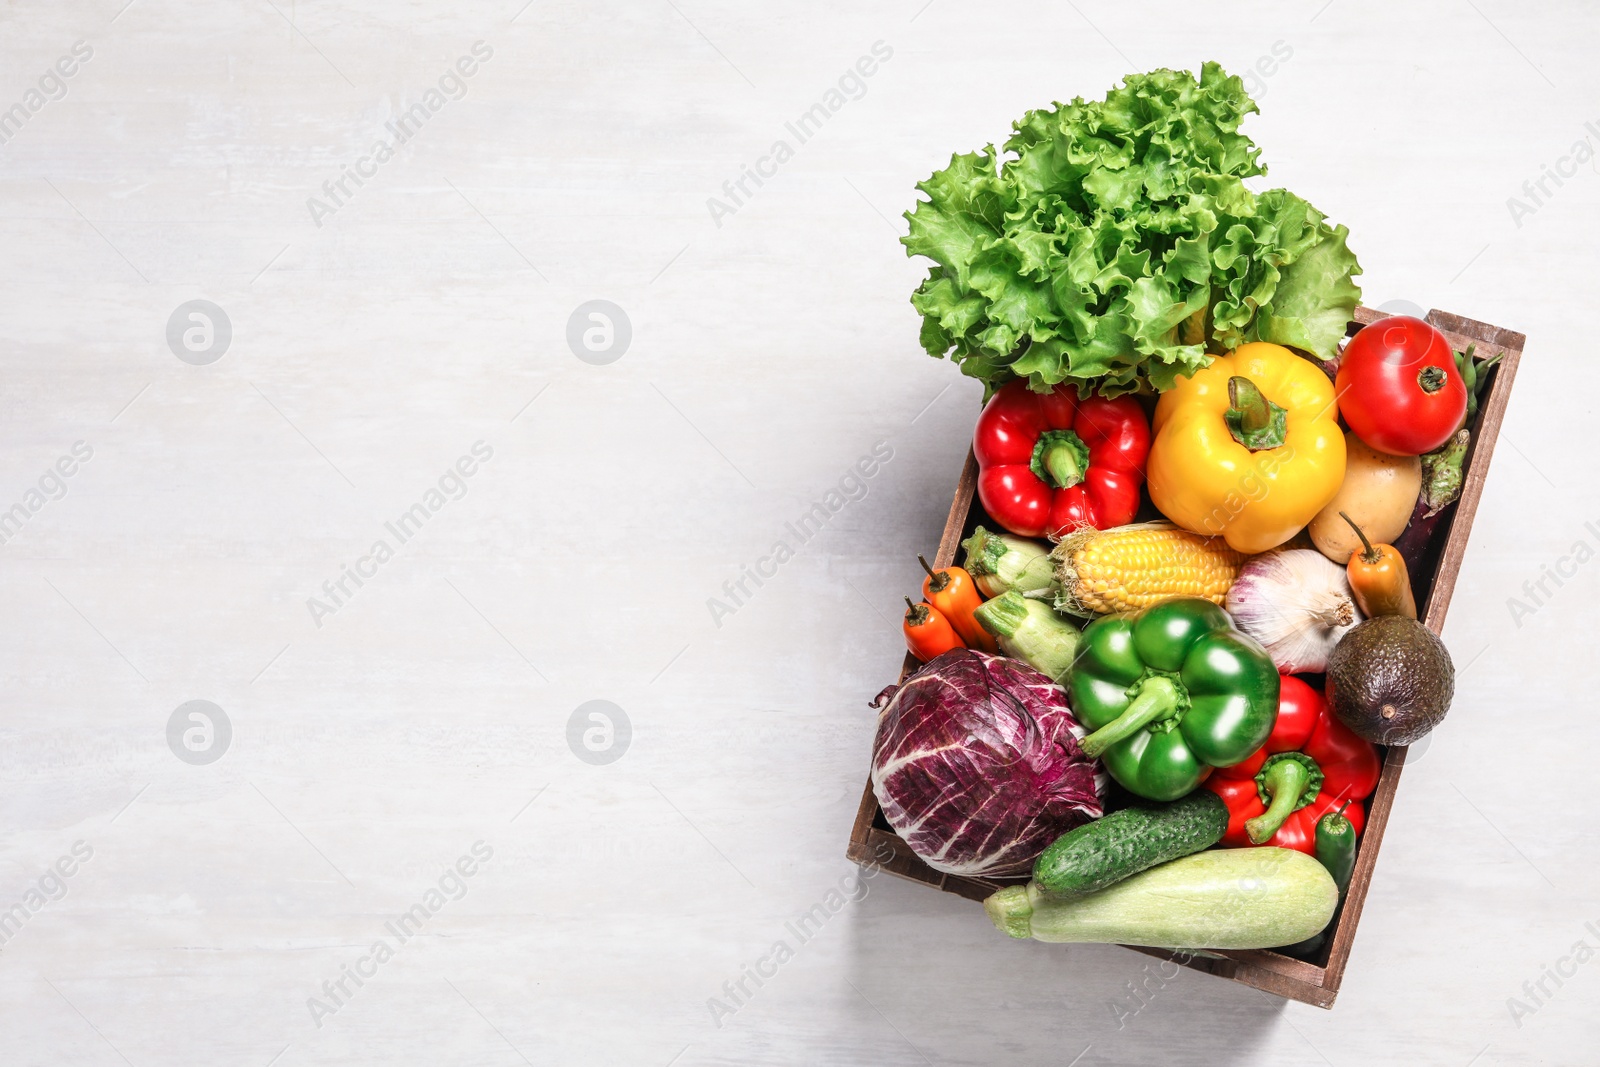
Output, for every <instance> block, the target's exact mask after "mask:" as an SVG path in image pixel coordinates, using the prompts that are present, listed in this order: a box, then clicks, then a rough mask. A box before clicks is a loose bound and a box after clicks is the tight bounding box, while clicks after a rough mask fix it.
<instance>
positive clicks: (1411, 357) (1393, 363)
mask: <svg viewBox="0 0 1600 1067" xmlns="http://www.w3.org/2000/svg"><path fill="white" fill-rule="evenodd" d="M1333 388H1334V392H1335V393H1336V394H1337V395H1338V397H1339V414H1341V415H1343V416H1344V421H1345V423H1346V424H1347V425H1348V426H1349V427H1350V430H1351V432H1352V433H1354V434H1355V435H1356V436H1357V437H1359V438H1361V440H1363V441H1365V442H1366V443H1367V444H1369V445H1371V446H1372V447H1373V448H1375V449H1377V450H1378V451H1379V452H1387V453H1389V454H1390V455H1391V456H1420V455H1422V453H1424V452H1432V451H1433V450H1434V449H1436V448H1438V447H1439V446H1440V445H1442V444H1444V443H1445V442H1446V441H1448V440H1449V439H1450V435H1451V434H1453V433H1455V432H1456V430H1457V429H1458V428H1459V427H1460V426H1461V421H1462V420H1463V419H1464V418H1466V414H1467V384H1466V382H1463V381H1462V380H1461V374H1460V372H1459V371H1457V370H1456V357H1455V353H1454V352H1452V351H1451V350H1450V342H1449V341H1447V340H1445V336H1444V334H1442V333H1440V332H1439V331H1438V330H1436V329H1434V328H1433V327H1432V326H1429V325H1428V324H1427V323H1426V322H1423V321H1422V320H1421V319H1414V318H1412V317H1410V316H1409V315H1396V316H1395V317H1394V318H1389V319H1379V320H1378V321H1377V322H1374V323H1373V324H1372V325H1370V326H1368V327H1366V328H1365V329H1363V330H1362V331H1361V332H1360V333H1358V334H1356V335H1355V336H1354V337H1352V338H1351V339H1350V343H1349V344H1348V345H1346V346H1345V349H1344V357H1343V358H1342V359H1341V360H1340V361H1339V376H1338V377H1337V378H1336V379H1335V380H1334V383H1333Z"/></svg>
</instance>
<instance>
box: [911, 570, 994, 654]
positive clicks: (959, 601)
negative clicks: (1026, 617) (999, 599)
mask: <svg viewBox="0 0 1600 1067" xmlns="http://www.w3.org/2000/svg"><path fill="white" fill-rule="evenodd" d="M917 562H918V563H920V564H922V569H923V570H925V571H927V572H928V576H927V577H926V578H924V579H923V580H922V596H923V599H925V600H926V601H927V602H928V603H929V604H932V605H933V606H934V607H936V608H938V609H939V613H940V614H941V615H943V616H944V617H945V618H947V619H949V620H950V625H951V626H953V627H955V630H956V633H958V634H960V635H961V640H963V641H965V642H966V644H967V647H968V648H976V649H980V650H982V651H984V652H994V653H998V652H999V651H1000V646H999V645H997V644H996V643H995V640H994V634H992V633H990V632H989V631H988V630H985V629H984V628H983V625H982V624H981V623H979V622H978V619H977V617H976V616H975V615H973V614H972V613H973V612H974V611H977V610H978V607H979V606H980V605H981V604H982V603H983V594H982V593H980V592H978V583H976V582H975V581H973V580H972V575H970V574H968V573H967V572H966V570H965V569H963V568H961V567H944V568H942V569H940V570H934V569H933V568H932V567H930V566H928V561H927V560H925V559H923V558H922V557H921V556H918V557H917Z"/></svg>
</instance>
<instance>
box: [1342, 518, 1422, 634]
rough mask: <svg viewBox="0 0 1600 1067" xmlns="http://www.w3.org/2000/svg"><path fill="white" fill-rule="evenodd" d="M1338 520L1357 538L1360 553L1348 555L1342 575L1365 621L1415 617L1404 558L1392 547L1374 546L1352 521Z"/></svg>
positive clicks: (1348, 519)
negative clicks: (1365, 618)
mask: <svg viewBox="0 0 1600 1067" xmlns="http://www.w3.org/2000/svg"><path fill="white" fill-rule="evenodd" d="M1339 517H1340V518H1341V519H1343V520H1344V521H1345V522H1348V523H1349V524H1350V528H1351V529H1352V530H1354V531H1355V532H1356V536H1357V537H1359V538H1361V548H1362V550H1361V551H1360V552H1352V553H1351V554H1350V562H1349V563H1347V564H1345V573H1346V574H1348V575H1349V576H1350V591H1351V592H1353V593H1355V595H1356V604H1357V605H1359V606H1360V608H1361V610H1362V612H1364V613H1365V614H1366V615H1367V616H1368V617H1371V616H1374V615H1404V616H1405V617H1406V618H1408V619H1414V618H1416V617H1417V601H1416V598H1415V597H1413V596H1412V595H1411V576H1410V575H1409V574H1408V573H1406V561H1405V557H1403V556H1401V555H1400V553H1399V551H1397V550H1396V549H1395V547H1394V546H1393V545H1374V544H1373V543H1372V542H1371V541H1369V540H1367V535H1366V534H1365V533H1364V532H1363V531H1362V529H1361V527H1359V526H1357V525H1356V523H1355V520H1354V519H1352V518H1351V517H1350V516H1348V515H1346V514H1345V513H1344V512H1342V511H1341V512H1339Z"/></svg>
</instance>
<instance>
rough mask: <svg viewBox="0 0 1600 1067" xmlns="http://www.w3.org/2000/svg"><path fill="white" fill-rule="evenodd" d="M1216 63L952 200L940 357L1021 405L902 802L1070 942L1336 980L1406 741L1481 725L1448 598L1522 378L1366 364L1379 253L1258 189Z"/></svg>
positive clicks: (964, 569)
mask: <svg viewBox="0 0 1600 1067" xmlns="http://www.w3.org/2000/svg"><path fill="white" fill-rule="evenodd" d="M1255 110H1256V107H1255V105H1254V103H1253V102H1252V101H1251V100H1250V99H1249V97H1248V96H1247V95H1246V94H1245V92H1244V89H1243V86H1242V84H1241V83H1240V81H1239V79H1237V78H1232V77H1229V76H1228V75H1226V74H1225V73H1224V72H1223V71H1222V70H1221V69H1220V68H1219V67H1217V66H1216V65H1215V64H1210V63H1208V64H1206V65H1205V67H1204V68H1203V70H1202V73H1201V75H1200V77H1199V78H1195V77H1194V76H1193V75H1190V74H1188V73H1184V72H1174V71H1168V70H1161V71H1155V72H1152V73H1149V74H1144V75H1134V76H1130V77H1128V78H1127V79H1126V80H1125V82H1124V84H1123V85H1122V86H1121V87H1119V88H1118V89H1116V90H1114V91H1113V92H1112V93H1111V94H1110V95H1109V96H1108V97H1107V98H1106V99H1105V100H1103V101H1094V102H1085V101H1083V100H1081V99H1079V100H1075V101H1073V102H1072V103H1071V104H1068V105H1057V106H1056V107H1055V108H1054V109H1052V110H1049V111H1034V112H1030V113H1028V114H1027V115H1025V116H1024V117H1023V119H1022V120H1021V121H1019V122H1018V123H1017V124H1016V126H1015V133H1014V135H1013V136H1012V137H1011V139H1010V140H1009V141H1007V142H1006V145H1005V151H1006V152H1007V153H1009V155H1008V156H1007V157H1006V158H1004V159H1003V160H997V157H996V153H995V150H994V148H993V146H990V147H988V148H986V149H984V150H983V151H982V152H978V153H972V154H968V155H964V156H963V155H958V156H955V157H953V158H952V160H951V163H950V166H949V168H947V169H946V170H943V171H940V172H938V173H937V174H935V175H933V177H931V178H930V179H929V180H928V181H926V182H923V183H922V184H921V185H920V186H919V188H920V189H921V190H922V191H923V192H925V193H926V194H927V195H928V199H927V200H925V201H921V202H919V203H918V204H917V206H916V208H915V209H914V210H913V211H912V212H909V213H908V215H907V218H908V219H909V220H910V223H911V229H910V235H909V236H908V237H906V238H905V239H904V241H905V244H906V245H907V247H908V249H909V250H910V252H911V253H913V254H919V255H924V256H927V257H929V258H930V259H932V260H933V261H934V262H935V264H936V266H935V267H934V269H933V270H932V271H931V272H930V274H929V277H928V279H927V281H925V282H924V283H923V285H922V286H921V287H920V288H919V289H918V290H917V292H916V294H915V295H914V296H913V298H912V303H913V304H914V305H915V307H916V308H917V310H918V311H919V312H921V313H922V315H923V330H922V340H923V343H924V345H925V346H926V347H927V348H928V350H929V351H930V352H931V353H932V354H933V355H935V356H941V357H942V356H944V355H946V354H948V355H950V357H951V358H952V359H954V360H955V361H956V362H957V363H958V364H959V365H960V367H961V370H962V371H963V373H966V374H968V375H971V376H973V377H977V378H979V379H981V380H982V381H983V382H984V383H985V400H986V402H985V405H984V408H983V411H982V413H981V414H980V415H979V416H978V419H977V425H976V428H975V430H974V434H973V441H972V450H973V455H974V456H975V458H976V461H977V464H978V481H977V497H978V503H979V504H981V506H982V510H983V513H984V516H986V518H985V519H984V520H983V523H982V524H978V525H976V527H975V528H974V529H973V531H972V534H971V536H970V537H968V538H967V540H965V541H964V542H963V543H962V549H963V553H964V558H963V565H962V566H951V567H945V568H939V569H935V568H933V567H931V566H929V565H928V564H927V563H926V561H924V562H923V567H924V569H925V570H926V571H927V579H926V581H925V582H924V583H923V590H922V593H923V596H922V601H921V602H920V603H915V602H913V601H911V600H910V598H907V601H906V603H907V609H908V610H907V613H906V617H905V624H904V631H905V637H906V641H907V646H908V648H909V649H910V651H911V653H912V654H913V655H914V656H915V657H916V659H917V660H919V661H921V662H922V664H923V666H921V667H920V669H918V670H917V671H916V672H914V673H913V674H911V675H910V677H908V678H907V679H906V681H905V682H904V684H902V685H901V686H897V687H895V686H891V687H890V688H889V689H886V690H885V691H884V692H883V693H882V694H880V696H879V699H878V701H877V702H876V706H877V707H879V708H880V716H879V726H878V734H877V738H876V741H875V744H874V750H873V771H872V783H873V788H874V790H875V792H876V793H877V796H878V799H879V801H880V805H881V807H882V809H883V812H884V815H885V817H886V819H887V820H888V821H889V823H890V825H891V826H893V827H894V828H895V830H896V831H897V832H898V833H899V834H900V835H901V836H902V837H903V838H904V839H905V840H906V842H907V843H908V844H909V845H910V847H911V848H912V849H913V850H914V851H915V852H916V853H917V855H919V856H920V857H921V858H922V859H923V860H925V861H926V862H927V863H928V864H929V865H930V866H932V867H934V868H935V869H937V870H941V871H945V872H948V873H952V874H960V875H967V876H979V877H987V878H996V879H1006V878H1012V879H1020V878H1024V877H1026V878H1028V881H1027V883H1026V884H1025V885H1024V884H1016V885H1010V886H1007V887H1005V888H1002V889H1000V890H999V891H997V892H996V893H995V894H994V895H993V896H992V897H991V898H990V899H989V900H988V902H987V905H986V906H987V909H988V912H989V915H990V917H991V918H992V919H993V921H994V923H995V925H996V926H997V927H999V928H1000V929H1001V930H1003V931H1004V932H1006V933H1008V934H1010V935H1012V936H1015V937H1033V938H1036V939H1038V940H1042V941H1110V942H1120V943H1124V944H1134V945H1148V946H1157V947H1167V948H1191V949H1192V948H1225V949H1239V948H1279V949H1281V950H1283V951H1286V952H1290V953H1293V954H1296V955H1301V956H1304V957H1310V956H1312V955H1314V954H1315V953H1317V952H1318V951H1320V950H1321V946H1322V943H1323V941H1322V939H1323V938H1324V936H1325V931H1326V929H1327V928H1328V926H1329V924H1330V922H1331V920H1332V919H1333V918H1334V916H1335V914H1336V912H1337V910H1338V908H1339V905H1340V900H1341V898H1342V895H1343V893H1344V891H1345V889H1346V887H1347V886H1348V884H1349V879H1350V876H1351V872H1352V870H1353V866H1354V862H1355V857H1356V855H1357V842H1358V840H1359V836H1360V833H1361V830H1362V828H1363V825H1364V823H1365V802H1366V800H1367V798H1368V797H1369V796H1370V795H1371V794H1372V792H1373V790H1374V789H1375V788H1376V786H1377V782H1378V776H1379V768H1380V749H1379V746H1389V745H1407V744H1410V743H1412V742H1413V741H1415V740H1417V739H1418V738H1419V737H1421V736H1422V735H1424V734H1425V733H1427V732H1428V731H1429V730H1431V729H1433V728H1434V726H1436V725H1437V724H1438V722H1439V721H1440V720H1441V719H1442V718H1443V717H1444V715H1445V713H1446V712H1447V711H1448V709H1449V706H1450V701H1451V697H1452V695H1453V692H1454V668H1453V667H1452V665H1451V662H1450V658H1449V654H1448V652H1447V651H1446V650H1445V648H1444V646H1443V644H1442V643H1441V642H1440V641H1439V640H1438V638H1437V637H1435V636H1434V635H1433V634H1432V632H1431V631H1429V630H1428V629H1427V628H1425V627H1424V626H1423V625H1422V624H1421V623H1420V622H1418V621H1417V603H1418V601H1419V599H1423V595H1424V594H1425V592H1426V587H1425V585H1423V584H1421V583H1416V582H1415V578H1414V575H1415V573H1417V572H1419V571H1420V570H1421V569H1422V567H1421V564H1422V563H1423V562H1424V559H1425V557H1426V553H1427V552H1428V551H1429V550H1430V547H1431V546H1432V543H1433V533H1434V531H1435V528H1436V524H1437V522H1438V519H1439V517H1440V515H1441V513H1442V511H1443V510H1444V509H1445V508H1446V507H1448V506H1449V505H1450V503H1452V502H1453V500H1454V499H1455V497H1456V495H1458V494H1459V492H1460V487H1461V479H1462V475H1461V471H1462V464H1463V461H1464V459H1465V456H1466V452H1467V448H1468V445H1469V444H1470V441H1471V430H1470V426H1471V424H1472V420H1473V417H1474V416H1475V415H1476V412H1477V404H1478V398H1479V394H1480V392H1481V390H1482V389H1483V387H1484V385H1485V384H1486V382H1487V380H1488V377H1489V371H1490V370H1491V368H1492V366H1493V360H1480V359H1478V358H1477V357H1476V355H1475V353H1474V351H1473V350H1472V349H1470V348H1469V349H1468V350H1467V351H1465V352H1459V353H1457V352H1453V351H1452V350H1451V346H1450V344H1449V343H1448V341H1447V340H1446V338H1445V337H1444V336H1443V335H1442V334H1440V333H1439V332H1438V331H1437V330H1435V329H1434V328H1433V327H1432V326H1430V325H1428V324H1427V323H1426V322H1423V321H1421V320H1418V319H1414V318H1406V317H1396V318H1390V319H1384V320H1381V321H1378V322H1376V323H1373V324H1372V325H1369V326H1367V327H1366V328H1364V329H1362V330H1361V331H1359V332H1358V333H1357V334H1356V335H1355V336H1354V337H1353V338H1351V339H1350V340H1349V342H1348V343H1347V344H1343V346H1342V348H1341V343H1342V342H1343V339H1344V337H1345V334H1346V329H1347V325H1348V323H1349V322H1350V320H1351V318H1352V315H1353V313H1354V310H1355V307H1356V304H1357V301H1358V300H1359V298H1360V291H1359V289H1357V287H1356V285H1355V283H1354V281H1353V277H1354V275H1356V274H1358V273H1359V270H1360V269H1359V267H1358V265H1357V263H1356V260H1355V257H1354V256H1353V255H1352V254H1351V253H1350V251H1349V249H1348V247H1347V246H1346V242H1345V239H1346V231H1345V229H1344V227H1342V226H1340V227H1334V226H1330V225H1329V224H1328V223H1327V222H1326V220H1325V218H1324V216H1323V215H1322V213H1321V212H1319V211H1317V210H1316V209H1315V208H1313V207H1312V206H1311V205H1310V204H1308V203H1306V202H1305V201H1304V200H1301V199H1300V198H1298V197H1296V196H1295V195H1294V194H1292V193H1289V192H1286V191H1284V190H1281V189H1280V190H1271V191H1268V192H1264V193H1255V192H1253V191H1251V190H1250V189H1248V188H1246V187H1245V185H1244V184H1243V180H1244V179H1246V178H1251V177H1254V176H1257V175H1260V174H1263V173H1264V169H1263V168H1262V167H1261V166H1260V165H1259V164H1258V161H1257V160H1258V155H1259V150H1258V149H1257V148H1256V147H1255V146H1254V145H1253V144H1252V143H1251V142H1250V140H1249V138H1248V137H1246V136H1244V135H1243V134H1241V133H1240V132H1239V126H1240V122H1241V120H1242V119H1243V118H1244V116H1245V115H1246V114H1248V113H1249V112H1252V111H1255Z"/></svg>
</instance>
